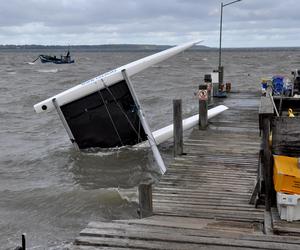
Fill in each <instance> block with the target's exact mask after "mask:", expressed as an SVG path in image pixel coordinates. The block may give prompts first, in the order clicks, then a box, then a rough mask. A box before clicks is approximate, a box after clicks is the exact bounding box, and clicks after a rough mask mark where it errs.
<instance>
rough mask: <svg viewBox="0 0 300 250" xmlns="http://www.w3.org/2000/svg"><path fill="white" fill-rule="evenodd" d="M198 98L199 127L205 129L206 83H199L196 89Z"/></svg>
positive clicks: (206, 120) (206, 122)
mask: <svg viewBox="0 0 300 250" xmlns="http://www.w3.org/2000/svg"><path fill="white" fill-rule="evenodd" d="M198 98H199V129H201V130H205V129H206V127H207V124H208V119H207V106H208V104H207V99H208V98H207V85H206V84H202V85H199V91H198Z"/></svg>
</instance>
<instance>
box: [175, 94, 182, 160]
mask: <svg viewBox="0 0 300 250" xmlns="http://www.w3.org/2000/svg"><path fill="white" fill-rule="evenodd" d="M173 130H174V133H173V139H174V140H173V144H174V156H177V155H182V154H183V128H182V101H181V99H175V100H173Z"/></svg>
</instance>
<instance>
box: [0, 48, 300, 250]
mask: <svg viewBox="0 0 300 250" xmlns="http://www.w3.org/2000/svg"><path fill="white" fill-rule="evenodd" d="M38 54H39V52H18V53H15V52H0V75H1V78H0V248H1V249H13V248H14V247H15V246H16V245H18V244H20V242H21V240H20V238H21V234H22V233H23V232H25V233H26V234H27V243H28V249H62V248H64V247H65V246H68V244H69V243H70V242H71V241H72V240H73V239H74V237H75V236H76V235H78V233H79V231H80V230H81V229H83V228H84V226H85V225H86V224H87V223H88V222H89V221H90V220H93V219H97V220H111V219H121V218H136V217H137V213H136V209H137V205H136V203H135V201H136V198H137V196H136V187H137V185H138V184H139V183H140V182H141V181H145V180H149V179H153V178H154V179H157V178H158V174H157V171H156V168H155V167H156V166H155V164H154V163H153V158H152V156H151V153H150V152H149V151H133V150H130V149H122V150H114V151H107V152H101V153H85V154H79V153H77V152H76V151H75V150H74V149H73V148H72V145H71V143H70V142H69V139H68V137H67V134H66V132H65V130H64V128H63V126H62V124H61V122H60V120H59V119H58V116H57V114H56V113H55V112H51V113H48V114H35V112H34V110H33V107H32V106H33V105H34V104H35V103H37V102H39V101H41V100H44V99H46V98H48V97H51V96H52V95H54V94H57V93H59V92H61V91H63V90H66V89H68V88H70V87H72V86H74V85H76V84H79V83H81V82H83V81H85V80H88V79H90V78H92V77H94V76H97V75H99V74H101V73H104V72H106V71H109V70H111V69H113V68H115V67H117V66H121V65H123V64H125V63H128V62H130V61H133V60H136V59H139V58H142V57H144V56H146V55H147V53H142V52H135V53H129V52H118V53H113V52H106V53H100V52H98V53H97V52H96V53H89V52H76V53H73V56H74V57H75V59H76V63H75V64H73V65H54V64H41V63H39V62H37V63H35V64H29V63H28V62H31V61H33V60H34V59H35V58H36V56H37V55H38ZM217 56H218V54H217V52H216V51H202V52H185V53H182V54H180V55H178V56H176V57H173V58H172V59H169V60H167V61H165V62H163V63H161V64H159V65H157V66H154V67H152V68H150V69H148V70H146V71H144V72H142V73H139V74H138V75H137V76H135V77H133V79H132V80H133V84H134V87H135V89H136V92H137V94H138V96H139V99H140V101H141V103H142V105H143V107H144V110H145V113H146V116H147V118H148V121H149V123H150V127H151V128H152V129H153V130H155V129H157V128H160V127H162V126H165V125H168V124H169V123H170V122H171V121H172V99H174V98H181V99H183V112H184V115H185V116H188V115H190V114H194V113H196V111H197V100H196V99H195V97H194V92H195V91H196V90H197V86H198V84H200V83H201V82H202V79H203V76H204V74H205V73H208V72H211V71H212V69H214V68H215V67H216V65H217V63H218V58H217ZM223 61H224V65H225V74H226V76H225V79H227V80H229V81H231V82H232V88H233V90H234V91H237V90H238V89H239V86H241V85H247V89H248V90H249V91H255V90H256V89H257V88H258V87H259V86H260V84H259V82H260V78H261V77H264V76H269V75H272V74H283V75H289V73H290V70H292V69H295V68H300V65H299V64H300V55H299V50H298V51H293V50H281V51H267V50H266V51H235V50H233V51H227V52H224V53H223ZM246 101H247V100H245V102H246ZM160 149H161V151H162V154H163V158H164V159H165V160H166V162H169V161H170V159H171V158H172V148H171V143H165V144H164V145H162V146H160Z"/></svg>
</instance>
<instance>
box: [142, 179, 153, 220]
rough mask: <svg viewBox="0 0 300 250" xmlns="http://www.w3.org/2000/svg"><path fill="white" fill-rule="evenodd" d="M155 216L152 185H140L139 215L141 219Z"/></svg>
mask: <svg viewBox="0 0 300 250" xmlns="http://www.w3.org/2000/svg"><path fill="white" fill-rule="evenodd" d="M152 214H153V205H152V184H140V185H139V215H140V218H145V217H149V216H151V215H152Z"/></svg>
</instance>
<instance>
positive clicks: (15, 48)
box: [0, 44, 300, 52]
mask: <svg viewBox="0 0 300 250" xmlns="http://www.w3.org/2000/svg"><path fill="white" fill-rule="evenodd" d="M171 47H173V46H170V45H148V44H142V45H139V44H107V45H70V46H63V45H0V51H2V52H3V51H8V52H26V51H28V52H32V51H51V52H52V51H60V52H64V51H67V50H68V49H69V50H70V51H71V52H151V51H161V50H165V49H168V48H171ZM189 50H190V51H216V50H218V48H213V47H207V46H204V45H197V46H194V47H192V48H191V49H189ZM222 50H223V51H231V50H234V51H280V50H297V51H298V50H300V47H257V48H247V47H246V48H222Z"/></svg>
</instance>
